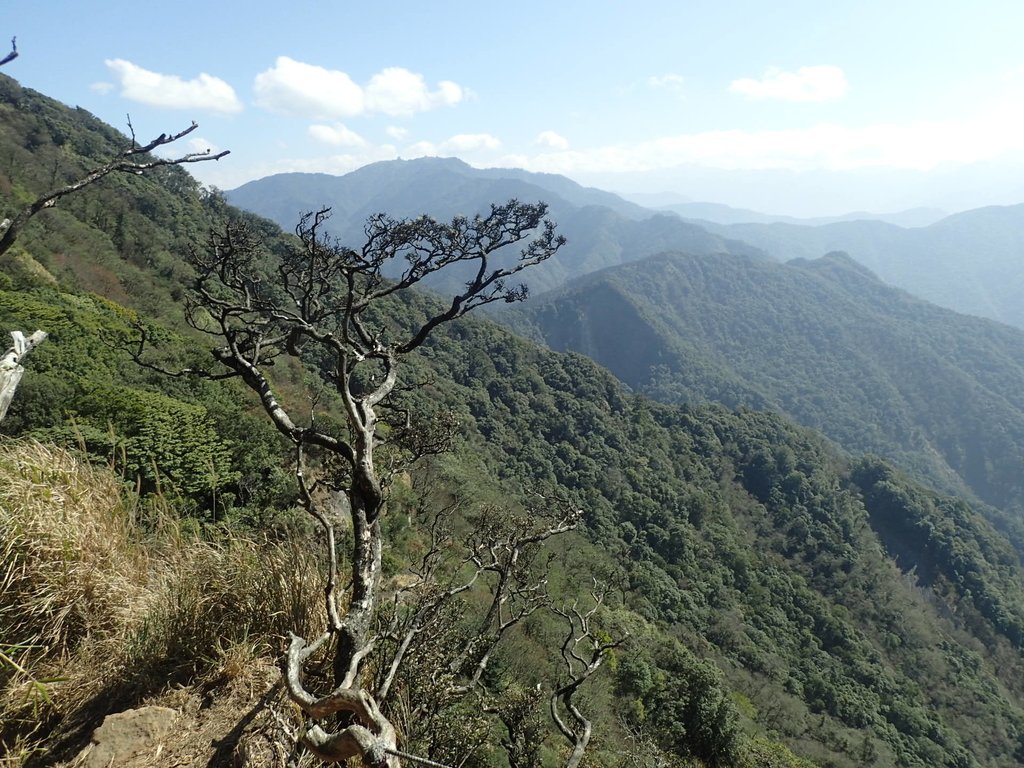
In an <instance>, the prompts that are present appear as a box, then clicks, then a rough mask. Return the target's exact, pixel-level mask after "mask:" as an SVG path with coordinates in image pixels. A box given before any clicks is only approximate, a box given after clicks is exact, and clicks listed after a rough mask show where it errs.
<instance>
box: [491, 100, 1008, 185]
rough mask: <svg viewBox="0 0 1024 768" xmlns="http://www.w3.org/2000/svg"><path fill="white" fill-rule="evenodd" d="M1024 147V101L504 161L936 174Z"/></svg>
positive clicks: (588, 168)
mask: <svg viewBox="0 0 1024 768" xmlns="http://www.w3.org/2000/svg"><path fill="white" fill-rule="evenodd" d="M1022 150H1024V100H1020V99H1016V100H1015V99H1007V100H1006V101H1004V102H1002V103H1000V104H997V105H994V106H992V107H990V108H989V109H987V110H985V111H983V112H979V113H978V114H975V115H972V116H969V117H965V118H962V119H958V120H950V121H915V122H912V123H902V124H897V123H876V124H872V125H866V126H859V127H850V126H843V125H837V124H834V123H819V124H817V125H813V126H810V127H804V128H791V129H784V130H774V131H767V130H765V131H744V130H721V131H705V132H702V133H692V134H679V135H670V136H662V137H659V138H656V139H652V140H650V141H644V142H638V143H634V144H612V145H605V146H600V147H594V148H592V149H587V150H566V151H560V152H545V153H540V154H536V155H533V156H529V157H526V156H515V157H513V156H509V157H507V158H500V159H499V160H498V161H497V162H498V164H505V163H506V162H515V163H516V164H517V165H520V166H521V167H525V168H527V169H529V170H534V171H546V172H551V173H564V174H569V175H572V174H574V173H624V172H637V171H640V172H642V171H651V170H656V169H661V168H667V167H672V166H681V165H687V164H693V165H700V166H708V167H713V168H722V169H777V168H785V169H791V170H814V169H825V170H852V169H857V168H899V169H914V170H930V169H932V168H935V167H936V166H939V165H941V164H944V163H950V164H961V163H972V162H978V161H983V160H991V159H993V158H996V157H998V156H1000V155H1003V154H1005V153H1008V152H1014V151H1022Z"/></svg>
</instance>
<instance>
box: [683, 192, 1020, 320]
mask: <svg viewBox="0 0 1024 768" xmlns="http://www.w3.org/2000/svg"><path fill="white" fill-rule="evenodd" d="M697 223H701V224H704V225H706V226H707V228H708V229H709V230H710V231H712V232H717V233H718V234H720V235H721V236H723V237H731V238H736V239H738V240H744V241H746V242H748V243H751V244H752V245H756V246H758V247H759V248H763V249H764V250H765V251H767V252H769V253H770V254H771V255H772V256H774V257H775V258H777V259H779V260H782V261H787V260H789V259H794V258H807V259H816V258H818V257H820V256H823V255H824V254H826V253H828V252H830V251H845V252H846V253H848V254H850V256H852V257H853V258H854V259H855V260H856V261H857V262H859V263H861V264H863V265H865V266H866V267H868V268H869V269H871V270H872V271H873V272H875V273H876V274H877V275H878V276H879V277H881V278H882V279H883V280H885V281H886V282H887V283H891V284H892V285H895V286H898V287H900V288H903V289H905V290H907V291H910V292H911V293H912V294H914V295H915V296H920V297H921V298H923V299H927V300H928V301H932V302H934V303H936V304H939V305H941V306H944V307H949V308H951V309H955V310H957V311H958V312H964V313H966V314H970V315H977V316H979V317H987V318H990V319H992V320H998V321H1000V322H1003V323H1009V324H1010V325H1014V326H1016V327H1018V328H1024V303H1022V302H1021V296H1022V295H1024V258H1022V257H1024V205H1010V206H991V207H987V208H979V209H976V210H972V211H964V212H963V213H958V214H954V215H952V216H947V217H946V218H944V219H941V220H940V221H937V222H935V223H933V224H930V225H928V226H926V227H916V228H913V229H905V228H903V227H898V226H896V225H894V224H887V223H884V222H880V221H848V222H836V223H833V224H825V225H822V226H816V227H812V226H800V225H796V224H786V223H776V224H730V225H720V224H712V223H710V222H697Z"/></svg>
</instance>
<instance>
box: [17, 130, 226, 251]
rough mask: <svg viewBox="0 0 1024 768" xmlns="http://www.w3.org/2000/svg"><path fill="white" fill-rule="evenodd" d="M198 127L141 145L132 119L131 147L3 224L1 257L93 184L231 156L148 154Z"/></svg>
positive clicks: (22, 210)
mask: <svg viewBox="0 0 1024 768" xmlns="http://www.w3.org/2000/svg"><path fill="white" fill-rule="evenodd" d="M198 127H199V124H198V123H196V122H193V123H192V125H190V126H189V127H188V128H185V129H184V130H181V131H178V132H177V133H170V134H168V133H161V134H160V135H159V136H157V137H156V138H155V139H153V140H152V141H149V142H147V143H146V144H139V143H138V142H137V141H136V139H135V129H134V128H133V127H132V124H131V120H130V119H129V121H128V130H129V132H130V134H131V136H130V138H129V140H128V144H127V145H126V146H125V147H124V148H123V149H121V150H120V151H119V152H118V153H117V154H116V155H114V157H112V158H110V159H109V160H107V161H105V162H102V163H100V164H98V165H96V166H95V167H93V168H92V169H91V170H89V171H87V172H85V173H83V174H82V175H81V176H79V177H78V178H77V179H75V180H74V181H72V182H69V183H67V184H64V185H61V186H58V187H55V188H53V189H51V190H49V191H48V192H45V193H44V194H42V195H40V196H39V197H37V198H36V199H35V200H33V201H32V202H31V203H29V204H28V205H26V206H24V207H23V208H22V209H21V210H20V211H18V212H17V213H15V214H14V216H13V217H11V218H6V219H4V220H3V221H0V256H2V255H3V254H4V253H6V252H7V251H8V250H9V249H10V247H11V246H12V245H14V242H15V240H17V239H18V235H20V234H21V230H22V228H24V226H25V225H26V224H28V222H29V219H31V218H32V217H33V216H35V215H36V214H37V213H39V212H40V211H44V210H46V209H47V208H53V207H54V206H55V205H56V204H57V203H58V201H60V199H61V198H63V197H66V196H68V195H71V194H74V193H75V192H78V191H80V190H82V189H85V188H86V187H88V186H89V185H90V184H95V183H96V182H97V181H99V180H100V179H102V178H104V177H105V176H109V175H110V174H111V173H114V172H118V171H119V172H122V173H133V174H142V173H145V172H146V171H151V170H153V169H154V168H160V167H162V166H165V165H187V164H189V163H202V162H206V161H208V160H220V159H221V158H222V157H224V156H225V155H228V154H230V150H224V151H222V152H216V153H214V152H212V151H211V150H209V149H207V150H206V151H204V152H189V153H186V154H184V155H179V156H178V157H154V156H152V155H150V154H149V153H150V152H153V151H154V150H156V149H158V148H160V147H164V146H167V145H168V144H173V143H174V142H176V141H178V140H179V139H182V138H184V137H185V136H188V135H189V134H190V133H192V132H193V131H195V130H196V129H197V128H198Z"/></svg>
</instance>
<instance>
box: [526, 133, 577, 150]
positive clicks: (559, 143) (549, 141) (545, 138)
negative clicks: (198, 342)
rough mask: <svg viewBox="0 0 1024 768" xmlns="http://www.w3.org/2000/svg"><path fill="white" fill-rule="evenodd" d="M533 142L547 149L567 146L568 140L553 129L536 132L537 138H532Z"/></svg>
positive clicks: (566, 147) (565, 147)
mask: <svg viewBox="0 0 1024 768" xmlns="http://www.w3.org/2000/svg"><path fill="white" fill-rule="evenodd" d="M533 143H534V144H537V145H539V146H542V147H548V148H549V149H559V150H561V149H568V148H569V140H568V139H567V138H565V137H564V136H562V135H560V134H558V133H555V132H554V131H541V132H540V133H538V134H537V138H536V139H534V140H533Z"/></svg>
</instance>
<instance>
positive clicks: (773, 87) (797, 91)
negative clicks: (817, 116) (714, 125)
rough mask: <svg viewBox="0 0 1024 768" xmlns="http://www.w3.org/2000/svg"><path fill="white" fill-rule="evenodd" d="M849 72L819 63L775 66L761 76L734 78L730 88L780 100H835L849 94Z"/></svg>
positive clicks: (747, 94) (758, 97)
mask: <svg viewBox="0 0 1024 768" xmlns="http://www.w3.org/2000/svg"><path fill="white" fill-rule="evenodd" d="M846 88H847V83H846V75H845V74H843V70H841V69H840V68H839V67H834V66H831V65H820V66H815V67H800V69H798V70H797V71H796V72H784V71H783V70H781V69H778V68H777V67H772V68H771V69H769V70H768V71H767V72H765V74H764V76H763V77H762V78H761V79H760V80H755V79H754V78H750V77H744V78H741V79H739V80H733V81H732V83H731V84H730V85H729V90H730V91H732V92H733V93H739V94H741V95H743V96H747V97H748V98H751V99H778V100H780V101H803V102H810V101H835V100H836V99H841V98H842V97H843V96H845V95H846Z"/></svg>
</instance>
